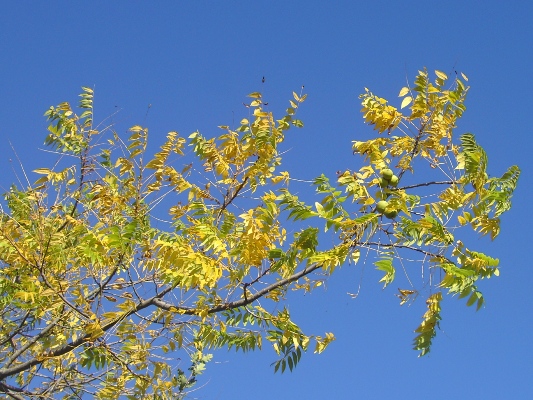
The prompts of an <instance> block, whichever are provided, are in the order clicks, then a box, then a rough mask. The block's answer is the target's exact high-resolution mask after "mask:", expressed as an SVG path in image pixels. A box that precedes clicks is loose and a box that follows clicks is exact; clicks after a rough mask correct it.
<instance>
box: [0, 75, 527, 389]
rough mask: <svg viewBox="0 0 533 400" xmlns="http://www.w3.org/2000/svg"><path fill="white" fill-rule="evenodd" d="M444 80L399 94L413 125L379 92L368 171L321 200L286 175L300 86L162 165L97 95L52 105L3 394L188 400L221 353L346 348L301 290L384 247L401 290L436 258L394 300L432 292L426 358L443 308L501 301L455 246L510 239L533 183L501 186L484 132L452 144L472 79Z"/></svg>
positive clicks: (0, 328)
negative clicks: (284, 159)
mask: <svg viewBox="0 0 533 400" xmlns="http://www.w3.org/2000/svg"><path fill="white" fill-rule="evenodd" d="M435 73H436V79H435V81H434V82H433V83H432V82H431V81H430V78H429V74H428V72H427V71H426V70H423V71H419V74H418V76H417V77H416V79H415V81H414V85H413V86H411V87H404V88H403V89H402V90H401V91H400V97H402V98H403V100H402V102H401V109H404V108H407V110H408V113H407V114H402V113H401V112H400V111H399V110H398V109H397V108H395V107H393V106H392V105H390V104H389V103H388V102H387V101H386V100H384V99H382V98H379V97H377V96H376V95H374V94H373V93H372V92H370V91H369V90H368V89H367V90H366V91H365V93H363V94H362V95H361V96H360V98H361V100H362V105H363V109H362V112H363V114H364V118H365V121H366V122H367V123H369V124H371V125H373V126H374V128H375V130H377V132H378V135H377V137H375V138H373V139H371V140H368V141H364V142H354V144H353V152H354V153H355V154H358V155H360V156H362V157H363V159H364V162H363V166H362V167H361V168H360V169H359V170H358V171H356V172H353V171H345V172H342V173H339V174H338V177H337V183H336V184H331V183H330V181H329V180H328V178H327V177H326V176H325V175H321V176H320V177H318V178H316V179H315V180H314V182H313V185H314V186H315V188H316V192H317V193H318V195H319V196H320V201H319V202H316V203H315V204H314V205H308V204H306V203H305V202H304V201H302V200H301V199H299V198H298V197H297V196H296V195H294V194H292V193H291V192H290V191H289V188H288V183H289V182H290V181H291V179H292V178H291V177H290V174H289V173H288V172H285V171H283V172H280V171H279V168H278V167H279V166H280V165H281V155H280V151H279V150H278V146H280V144H281V143H282V142H283V140H284V136H285V134H286V131H287V130H288V129H289V128H290V127H293V126H294V127H302V126H303V123H302V122H301V121H300V120H298V119H296V112H297V110H298V108H299V106H300V105H301V103H302V102H303V101H304V100H305V98H306V95H304V94H302V93H300V94H296V93H293V96H294V99H293V100H291V101H290V107H289V108H287V113H286V115H285V116H284V117H283V118H281V119H279V120H275V119H274V117H273V115H272V113H271V112H267V111H265V107H264V103H263V99H262V96H261V94H260V93H252V94H250V95H249V97H250V98H251V99H252V100H251V102H250V104H249V105H247V108H248V111H249V116H248V117H247V118H244V119H243V120H242V121H241V122H240V126H239V127H238V128H237V129H235V130H232V129H230V128H229V127H228V126H220V127H219V128H221V129H222V130H223V133H222V134H221V135H220V136H218V137H217V138H212V139H207V138H205V137H204V136H203V135H201V134H200V133H199V132H195V133H193V134H191V135H190V136H189V137H188V139H185V138H182V137H180V136H179V135H178V133H176V132H170V133H169V134H168V135H167V138H166V141H165V142H164V143H163V145H162V146H161V150H160V151H159V152H157V153H156V154H155V155H154V156H153V157H149V156H148V151H147V143H148V129H147V128H144V127H141V126H133V127H132V128H131V129H130V130H129V131H130V134H129V137H128V138H127V139H124V138H122V137H121V135H119V134H117V133H116V132H114V131H113V130H112V128H110V127H107V128H103V129H100V128H99V127H98V126H95V125H94V124H93V119H92V118H93V113H92V110H93V109H92V107H93V91H92V90H91V89H90V88H83V93H82V94H81V101H80V104H79V107H80V109H81V110H82V112H81V114H79V115H78V114H76V113H75V112H74V111H73V109H72V108H71V106H70V105H69V104H68V103H61V104H59V105H58V106H56V107H51V108H50V109H49V110H48V111H47V112H46V113H45V115H46V117H47V118H48V120H49V121H50V127H49V134H48V136H47V137H46V140H45V143H46V144H47V145H48V146H50V147H51V148H52V149H54V151H56V152H57V153H59V154H60V155H61V157H62V158H61V160H60V161H59V162H58V164H57V165H56V166H55V167H54V168H53V169H49V168H41V169H37V170H35V171H34V172H35V173H36V174H38V175H39V176H40V177H39V179H37V181H36V182H34V183H33V184H29V183H28V186H27V187H25V188H23V187H17V186H15V185H13V186H12V187H11V189H10V191H9V193H7V194H6V195H5V199H6V203H5V208H6V209H5V210H2V212H1V221H0V260H1V261H0V262H1V267H0V292H1V296H0V304H1V314H0V318H1V319H0V360H1V361H0V367H1V368H0V392H2V393H4V394H6V395H7V396H8V397H11V398H25V397H35V398H47V397H55V396H56V395H57V397H62V398H79V397H83V396H89V395H90V396H91V397H95V398H102V399H115V398H118V396H119V395H120V396H125V397H127V398H132V399H135V398H142V397H144V396H146V395H153V398H158V399H164V398H176V397H178V398H180V397H182V396H183V395H184V394H185V393H186V391H187V389H188V388H190V387H191V386H192V385H194V383H195V381H196V379H197V376H198V375H199V374H201V372H202V370H203V369H204V367H205V364H206V363H207V362H208V361H209V360H210V359H211V355H210V354H209V351H210V349H213V348H220V347H227V348H230V349H231V348H235V349H236V350H242V351H249V350H255V349H261V348H262V346H263V341H264V340H265V339H266V340H267V341H268V342H270V343H271V344H272V346H273V348H274V350H275V351H276V353H277V354H278V356H279V358H278V359H277V360H276V361H275V362H274V363H273V366H274V370H275V371H278V370H280V371H281V372H283V371H285V370H286V368H287V367H288V368H289V369H290V370H292V369H293V368H294V367H295V366H296V365H297V364H298V362H299V361H300V358H301V356H302V353H303V352H305V351H306V350H308V349H309V348H310V347H312V348H314V351H315V352H317V353H320V352H322V351H323V350H324V349H325V348H326V347H327V346H328V344H329V343H330V342H331V341H332V340H334V336H333V334H331V333H326V334H324V335H322V336H313V335H308V334H306V333H304V332H302V330H301V329H300V328H299V326H298V325H297V324H296V323H295V322H294V321H292V320H291V317H290V314H289V311H288V309H287V308H285V307H280V304H283V301H284V298H285V295H286V293H287V292H288V291H289V290H301V291H304V292H305V291H311V290H313V289H315V288H317V287H319V286H321V284H322V283H323V282H324V280H325V279H327V277H328V276H329V275H331V274H332V273H334V272H335V271H336V270H337V269H338V267H339V266H341V265H343V264H345V263H347V262H351V263H354V264H355V263H357V262H358V260H359V258H360V254H361V252H362V251H368V252H372V253H373V254H375V265H376V268H377V269H379V270H381V271H383V273H384V275H383V278H382V279H381V282H383V283H384V286H387V285H389V284H391V283H392V282H393V281H394V279H395V272H396V269H395V268H396V267H397V266H398V265H402V266H403V267H404V268H406V269H407V268H409V266H410V264H412V263H413V261H408V260H412V259H413V255H417V256H420V260H417V261H416V260H415V261H414V262H415V263H416V264H418V266H417V268H416V270H417V271H419V270H420V264H422V266H423V271H425V272H423V273H422V274H420V276H417V277H416V279H415V277H414V272H413V271H414V269H413V271H410V274H411V278H410V279H409V280H408V282H409V287H408V288H407V289H400V290H399V292H398V293H396V295H397V296H398V297H399V299H400V304H404V303H406V302H410V301H413V300H414V299H415V298H416V297H417V296H419V295H422V294H424V295H426V296H427V300H426V303H427V312H426V313H425V314H424V315H423V317H422V323H421V324H420V326H419V327H418V328H417V329H416V337H415V339H414V348H415V349H416V350H418V351H419V352H420V354H421V355H424V354H426V353H427V352H428V351H429V350H430V346H431V342H432V340H433V338H434V337H435V335H436V332H437V329H438V327H439V322H440V320H441V317H440V303H441V300H442V298H443V295H445V294H449V295H458V297H459V298H467V301H466V304H467V305H469V306H470V305H473V304H476V305H477V308H478V309H479V308H480V307H481V306H482V305H483V296H482V294H481V292H480V291H479V290H478V288H477V286H476V282H477V281H478V280H479V279H484V278H490V277H492V276H497V275H498V260H497V259H495V258H492V257H490V256H488V255H485V254H482V253H480V252H477V251H475V250H472V249H469V248H467V247H466V246H465V245H464V244H463V242H462V241H461V240H457V239H456V237H459V236H458V234H459V232H462V231H463V230H468V228H471V229H473V230H474V231H476V232H479V233H480V234H481V235H489V236H490V237H491V239H494V238H495V237H496V236H497V235H498V233H499V222H500V220H499V217H500V215H501V214H502V213H503V212H505V211H507V210H509V209H510V207H511V203H510V198H511V196H512V193H513V190H514V189H515V187H516V184H517V180H518V176H519V173H520V171H519V169H518V167H516V166H513V167H510V168H509V169H508V170H507V171H506V172H505V173H504V174H503V175H502V176H501V177H499V178H498V177H489V176H488V175H487V166H488V159H487V155H486V153H485V151H484V150H483V148H482V147H481V146H480V145H479V144H478V143H477V142H476V141H475V138H474V136H473V135H472V134H464V135H462V136H461V137H460V143H454V142H453V140H452V139H453V137H452V133H453V130H454V128H455V126H456V121H457V120H458V119H459V118H460V117H461V116H462V114H463V112H464V111H465V105H464V101H465V98H466V94H467V92H468V89H469V88H468V87H467V86H466V84H465V82H466V81H467V78H466V77H465V76H464V75H461V77H459V76H456V77H455V78H454V79H452V80H451V83H450V80H449V79H448V77H447V76H446V75H445V74H444V73H442V72H440V71H436V72H435ZM446 85H448V86H446ZM393 133H394V134H393ZM187 145H188V146H190V148H192V154H186V149H187V147H186V146H187ZM71 160H75V161H74V163H72V164H69V163H68V161H71ZM428 167H429V168H428ZM435 176H437V177H438V178H435ZM301 221H306V223H311V222H312V223H314V225H312V226H308V225H305V224H304V223H302V222H301ZM322 225H325V229H326V230H329V231H330V232H333V233H334V237H335V238H336V240H337V242H336V243H335V244H334V245H332V246H330V247H327V246H325V244H324V243H320V244H319V240H320V239H321V237H322V236H321V234H319V232H320V228H321V226H322ZM288 229H290V230H293V231H295V232H296V233H294V234H293V235H289V234H287V231H288ZM461 237H462V236H461ZM463 240H464V239H463ZM328 242H331V240H328ZM260 300H261V301H260ZM178 353H179V354H187V355H188V359H189V361H188V362H187V365H182V364H181V363H178V362H177V360H178V358H177V356H176V354H178ZM168 360H172V361H171V362H168Z"/></svg>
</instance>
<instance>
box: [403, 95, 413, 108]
mask: <svg viewBox="0 0 533 400" xmlns="http://www.w3.org/2000/svg"><path fill="white" fill-rule="evenodd" d="M412 101H413V98H412V97H411V96H407V97H404V99H403V100H402V105H401V107H400V108H404V107H407V106H408V105H409V104H411V102H412Z"/></svg>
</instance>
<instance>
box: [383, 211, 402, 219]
mask: <svg viewBox="0 0 533 400" xmlns="http://www.w3.org/2000/svg"><path fill="white" fill-rule="evenodd" d="M383 215H384V216H386V217H387V218H388V219H394V218H396V216H397V215H398V210H388V211H385V212H384V213H383Z"/></svg>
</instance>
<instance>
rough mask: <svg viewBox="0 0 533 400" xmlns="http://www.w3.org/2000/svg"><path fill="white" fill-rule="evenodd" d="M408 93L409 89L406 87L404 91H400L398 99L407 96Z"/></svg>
mask: <svg viewBox="0 0 533 400" xmlns="http://www.w3.org/2000/svg"><path fill="white" fill-rule="evenodd" d="M407 93H409V88H408V87H405V86H404V87H403V88H402V90H400V94H399V95H398V97H402V96H405V95H406V94H407Z"/></svg>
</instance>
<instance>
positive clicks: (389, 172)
mask: <svg viewBox="0 0 533 400" xmlns="http://www.w3.org/2000/svg"><path fill="white" fill-rule="evenodd" d="M393 175H394V173H393V172H392V170H391V169H388V168H385V169H383V170H381V177H382V178H383V179H385V180H387V181H390V180H391V178H392V176H393Z"/></svg>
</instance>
